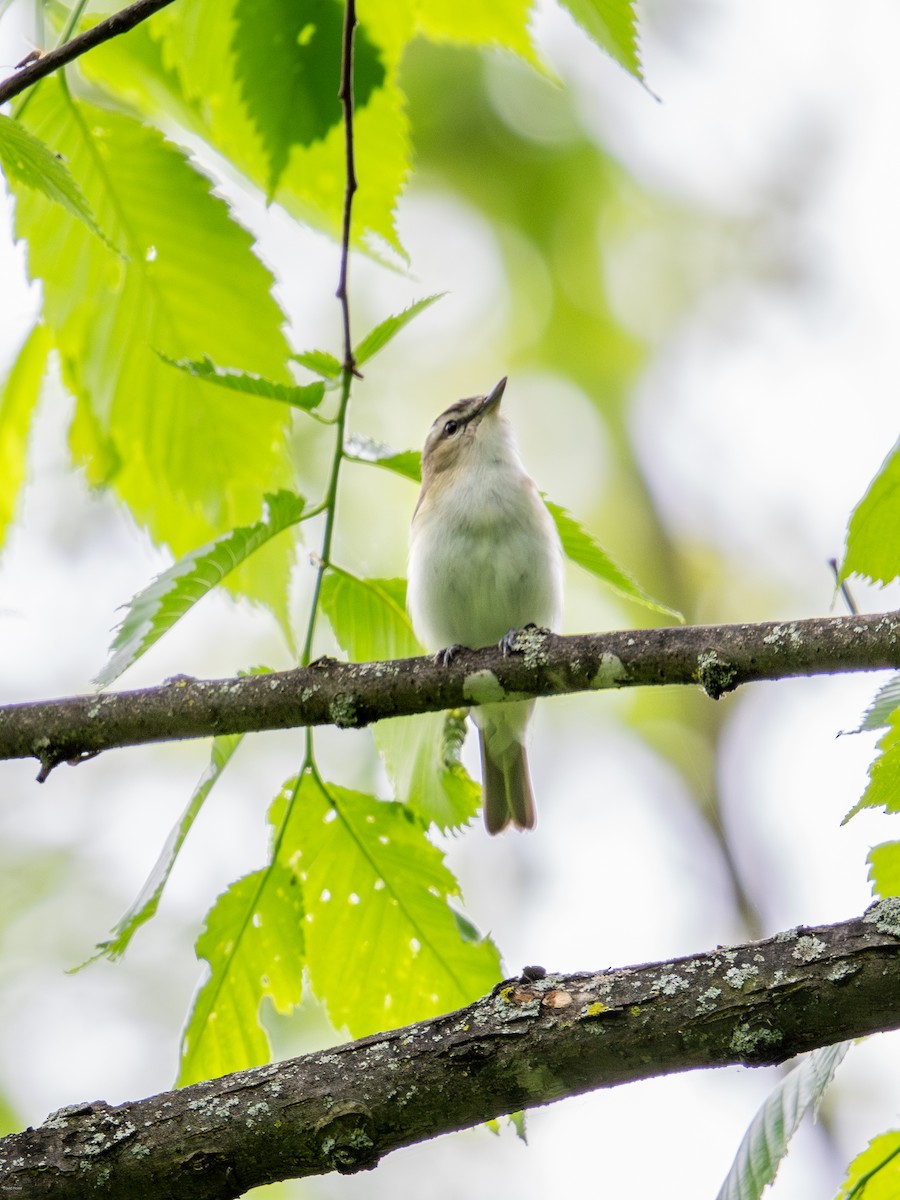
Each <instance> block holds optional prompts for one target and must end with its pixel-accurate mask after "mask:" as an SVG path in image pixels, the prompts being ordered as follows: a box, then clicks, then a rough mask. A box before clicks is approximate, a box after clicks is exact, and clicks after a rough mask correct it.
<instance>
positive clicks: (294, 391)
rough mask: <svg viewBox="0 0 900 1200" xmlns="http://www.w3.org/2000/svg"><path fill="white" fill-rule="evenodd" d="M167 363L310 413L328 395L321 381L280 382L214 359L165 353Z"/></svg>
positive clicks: (229, 388)
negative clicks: (176, 358)
mask: <svg viewBox="0 0 900 1200" xmlns="http://www.w3.org/2000/svg"><path fill="white" fill-rule="evenodd" d="M160 358H161V359H162V360H163V362H165V363H168V364H169V366H170V367H177V368H178V370H179V371H186V372H187V374H188V375H193V376H194V377H195V378H196V379H205V380H207V381H208V382H209V383H215V384H217V385H218V386H219V387H223V388H228V390H229V391H232V392H242V393H243V394H244V395H245V396H264V397H265V398H266V399H267V400H278V401H279V402H280V403H282V404H290V405H291V407H292V408H302V409H304V410H305V411H307V412H309V411H310V410H311V409H313V408H315V407H316V406H317V405H318V404H320V403H321V401H322V397H323V396H324V395H325V386H324V384H321V383H310V384H306V385H305V386H303V387H301V386H300V385H299V384H287V383H276V382H275V381H274V380H272V379H263V378H262V377H261V376H259V375H249V374H247V373H246V372H245V371H232V370H230V369H229V368H228V367H217V366H216V364H215V363H214V362H213V361H212V359H210V358H207V357H204V358H202V359H200V360H199V361H193V360H191V359H181V360H180V361H176V360H175V359H173V358H168V357H167V356H166V355H165V354H161V355H160Z"/></svg>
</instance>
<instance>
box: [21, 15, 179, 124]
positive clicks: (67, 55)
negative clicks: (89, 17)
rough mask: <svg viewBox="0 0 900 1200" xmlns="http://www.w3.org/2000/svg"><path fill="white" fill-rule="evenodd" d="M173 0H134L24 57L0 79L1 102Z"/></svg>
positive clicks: (126, 29) (139, 21)
mask: <svg viewBox="0 0 900 1200" xmlns="http://www.w3.org/2000/svg"><path fill="white" fill-rule="evenodd" d="M172 3H173V0H135V3H134V4H129V5H128V7H127V8H123V9H121V11H120V12H117V13H113V15H112V16H111V17H107V18H106V20H105V21H99V22H98V23H97V24H96V25H95V26H94V28H93V29H88V30H87V31H86V32H85V33H80V34H79V35H78V37H73V38H72V40H71V41H68V42H65V43H63V45H62V46H57V48H56V49H55V50H48V51H47V53H46V54H41V55H40V56H39V57H38V58H37V59H36V60H34V61H32V62H28V59H27V58H26V59H23V60H22V61H23V62H27V66H24V67H23V68H22V69H21V70H20V71H18V72H17V73H16V74H15V75H10V76H9V78H8V79H4V80H3V82H2V83H0V104H4V103H5V102H6V101H7V100H12V98H13V96H18V95H19V93H20V92H24V91H25V90H26V88H29V87H31V85H32V84H34V83H37V82H38V80H39V79H43V78H45V76H47V75H52V73H53V72H54V71H58V70H59V68H60V67H64V66H65V65H66V63H70V62H73V61H74V60H75V59H76V58H80V57H81V55H82V54H86V53H87V52H88V50H93V49H94V47H95V46H100V45H102V44H103V42H108V41H110V40H111V39H112V38H114V37H118V36H119V35H120V34H122V33H127V32H128V30H129V29H134V27H135V25H140V23H141V22H142V21H146V20H147V18H148V17H152V16H153V14H154V13H156V12H159V10H160V9H161V8H165V7H166V6H167V5H169V4H172ZM28 57H29V58H30V57H31V56H30V55H29V56H28Z"/></svg>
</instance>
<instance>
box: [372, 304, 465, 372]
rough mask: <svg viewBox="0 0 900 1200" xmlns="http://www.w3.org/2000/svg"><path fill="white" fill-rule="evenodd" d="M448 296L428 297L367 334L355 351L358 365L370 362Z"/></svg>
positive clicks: (381, 323) (387, 319) (387, 318)
mask: <svg viewBox="0 0 900 1200" xmlns="http://www.w3.org/2000/svg"><path fill="white" fill-rule="evenodd" d="M446 294H447V293H446V292H437V293H436V294H435V295H434V296H426V297H425V299H424V300H417V301H416V302H415V304H410V306H409V308H404V310H403V312H402V313H398V314H397V315H396V316H394V317H386V318H385V320H383V321H381V322H380V323H379V324H378V325H376V326H375V328H374V329H372V330H371V331H370V332H369V333H367V334H366V336H365V337H364V338H363V340H362V341H361V342H360V343H359V345H358V346H357V347H356V349H355V350H354V351H353V357H354V358H355V359H356V365H357V366H358V367H359V366H362V364H363V363H364V362H368V360H369V359H370V358H372V357H373V356H374V355H376V354H377V353H378V351H379V350H383V349H384V347H385V346H386V345H387V344H388V342H389V341H391V339H392V338H394V337H396V336H397V334H398V333H399V332H400V330H401V329H403V328H404V327H405V326H406V325H408V324H409V323H410V321H412V320H413V318H415V317H417V316H418V315H419V313H420V312H424V310H425V309H426V308H430V307H431V305H432V304H434V303H435V301H436V300H440V299H441V298H442V297H443V296H446Z"/></svg>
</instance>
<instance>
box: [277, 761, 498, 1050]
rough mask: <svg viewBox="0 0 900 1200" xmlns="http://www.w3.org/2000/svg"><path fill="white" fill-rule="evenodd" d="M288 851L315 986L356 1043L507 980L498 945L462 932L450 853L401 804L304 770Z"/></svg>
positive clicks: (288, 824) (290, 825)
mask: <svg viewBox="0 0 900 1200" xmlns="http://www.w3.org/2000/svg"><path fill="white" fill-rule="evenodd" d="M281 852H282V854H284V855H286V856H289V858H290V861H291V863H292V865H293V866H294V867H295V869H296V870H297V873H298V876H299V879H300V881H301V882H302V885H303V890H304V895H305V898H306V899H305V907H306V918H305V932H306V941H307V966H308V970H309V978H310V984H311V986H312V988H313V990H314V991H315V993H316V995H317V996H318V997H319V999H320V1000H321V1001H322V1002H323V1003H324V1004H325V1007H326V1008H327V1010H328V1014H329V1016H330V1018H331V1021H332V1024H333V1025H334V1026H335V1027H336V1028H341V1027H346V1029H347V1030H348V1031H349V1033H350V1034H351V1035H352V1036H354V1037H361V1036H363V1035H364V1034H367V1033H372V1032H373V1031H375V1030H378V1029H387V1028H393V1027H396V1026H398V1025H405V1024H407V1023H408V1022H410V1021H415V1020H421V1019H423V1018H424V1017H427V1016H430V1015H433V1014H436V1013H440V1012H446V1011H447V1010H448V1009H451V1008H457V1007H459V1006H460V1005H463V1004H468V1003H470V1002H471V1001H472V1000H474V999H475V998H476V997H477V996H480V995H482V994H483V993H484V992H485V991H486V990H488V989H489V988H490V987H491V986H492V985H493V984H494V983H496V982H497V980H498V979H499V978H500V960H499V956H498V954H497V950H496V948H495V947H494V945H493V943H492V942H491V941H490V940H488V939H486V938H484V939H481V938H479V939H477V940H472V939H471V938H469V937H464V936H462V934H461V931H460V927H459V925H458V923H457V921H456V920H455V917H454V913H453V911H452V909H451V908H450V907H449V906H448V900H451V899H454V898H457V897H458V896H459V889H458V885H457V883H456V881H455V880H454V878H453V876H452V875H451V874H450V872H449V871H448V870H447V868H446V867H445V866H444V864H443V856H442V855H441V854H440V852H439V851H438V850H437V849H435V847H434V846H432V845H431V844H430V842H429V841H428V840H427V838H426V837H425V831H424V829H423V827H422V825H421V824H420V823H419V822H418V821H417V820H416V819H415V818H414V817H413V816H412V815H411V814H410V812H409V810H408V809H406V808H404V807H403V806H402V805H400V804H395V803H388V802H385V801H379V800H376V799H375V798H374V797H372V796H365V795H362V794H360V793H359V792H352V791H348V790H347V789H346V788H341V787H336V786H335V785H334V784H327V785H326V784H324V783H322V782H320V781H319V780H318V779H316V778H314V777H313V776H312V775H309V774H307V775H306V776H305V777H304V779H303V782H302V783H301V787H300V792H299V794H298V796H297V799H296V801H295V803H294V804H293V805H292V807H291V811H290V814H289V815H288V817H287V818H286V825H285V833H284V843H283V848H282V851H281Z"/></svg>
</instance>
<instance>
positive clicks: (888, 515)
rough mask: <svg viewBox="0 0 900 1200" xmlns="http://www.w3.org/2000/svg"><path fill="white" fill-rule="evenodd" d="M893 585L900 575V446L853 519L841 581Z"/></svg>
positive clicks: (881, 471) (851, 518) (871, 487)
mask: <svg viewBox="0 0 900 1200" xmlns="http://www.w3.org/2000/svg"><path fill="white" fill-rule="evenodd" d="M848 575H862V576H864V577H865V578H867V579H872V580H874V581H875V582H876V583H890V582H891V580H893V579H896V578H897V576H898V575H900V443H898V444H897V446H895V447H894V449H893V450H892V451H891V453H890V454H889V455H888V457H887V458H886V459H885V461H884V462H883V463H882V465H881V468H880V469H879V471H878V474H877V475H876V476H875V478H874V479H873V480H872V482H871V483H870V484H869V488H868V491H867V492H866V494H865V496H863V498H862V500H860V502H859V504H857V506H856V508H855V509H854V510H853V512H852V514H851V516H850V525H849V528H848V529H847V552H846V554H845V556H844V563H843V566H842V568H841V578H842V579H846V578H847V576H848Z"/></svg>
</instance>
